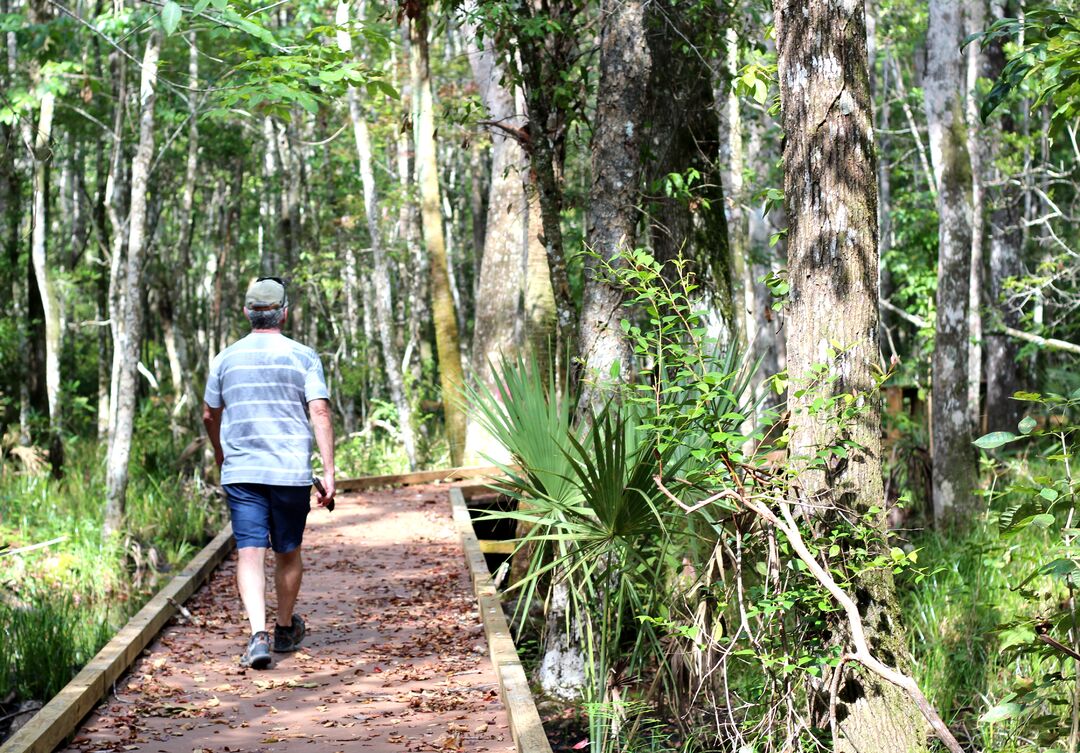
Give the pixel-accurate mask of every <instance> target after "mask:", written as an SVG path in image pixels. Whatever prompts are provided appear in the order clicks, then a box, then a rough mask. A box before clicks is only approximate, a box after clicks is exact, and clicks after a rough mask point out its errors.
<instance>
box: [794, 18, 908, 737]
mask: <svg viewBox="0 0 1080 753" xmlns="http://www.w3.org/2000/svg"><path fill="white" fill-rule="evenodd" d="M774 8H775V12H776V17H777V35H776V36H777V47H778V53H779V54H778V75H777V78H778V79H779V81H780V95H781V104H782V109H783V114H782V119H783V126H784V135H785V138H786V141H785V147H784V200H785V206H786V208H787V215H788V223H789V230H788V270H789V280H790V283H791V304H790V312H789V317H790V320H789V322H788V326H787V346H788V347H787V358H788V373H789V374H790V378H791V380H792V385H793V387H796V388H797V389H792V390H789V398H788V410H789V413H790V429H791V441H790V445H789V463H790V464H791V465H792V469H793V470H794V471H795V473H796V476H795V478H796V479H797V481H796V483H797V488H796V490H795V492H796V493H795V501H796V503H798V504H807V503H811V504H813V505H814V506H815V509H816V510H818V511H820V510H822V508H826V509H829V510H835V513H827V512H813V511H810V512H809V514H811V515H829V514H837V515H840V516H843V517H845V518H848V519H861V520H863V521H866V522H868V523H869V524H870V525H872V526H873V528H874V529H875V534H876V538H877V542H876V545H875V546H876V547H877V548H878V549H883V548H884V543H885V536H886V520H885V516H884V513H883V512H882V511H880V505H881V499H882V496H883V489H882V478H881V456H880V453H881V417H880V412H879V409H878V400H877V392H876V385H875V379H874V375H875V373H877V370H878V357H879V356H878V347H877V309H878V304H877V291H878V280H877V267H878V260H877V187H876V174H875V160H874V140H873V129H872V122H871V108H872V103H871V98H870V83H869V75H868V72H867V50H866V29H865V26H864V14H863V3H861V2H855V3H835V2H831V0H809V2H794V0H776V2H775V3H774ZM821 367H825V368H826V369H827V372H826V377H825V378H822V377H821V376H819V375H817V374H818V372H817V371H816V369H818V368H821ZM845 394H846V395H855V396H856V400H859V401H861V402H862V403H863V410H862V411H861V412H858V413H857V414H855V415H853V416H851V417H849V418H848V419H847V420H845V421H844V423H843V426H842V427H837V425H836V421H835V420H834V419H835V416H836V410H828V409H826V410H814V409H812V404H813V402H814V400H820V399H826V400H828V399H830V398H839V397H840V396H841V395H845ZM841 404H842V403H841ZM837 410H838V409H837ZM840 444H844V445H845V446H846V447H848V448H852V447H857V448H859V449H858V450H857V451H855V452H852V453H850V454H849V455H848V456H847V457H846V459H844V460H843V461H840V462H835V463H834V462H830V464H829V471H828V472H826V471H824V470H822V469H821V468H820V466H819V465H818V464H816V463H815V462H814V460H815V458H816V457H817V456H818V454H819V453H821V452H824V451H827V449H828V448H832V447H837V446H838V445H840ZM835 460H839V458H835ZM874 506H878V507H879V511H878V512H876V513H873V512H871V508H872V507H874ZM803 509H804V511H806V510H807V508H803ZM854 580H855V583H856V587H857V588H858V589H859V591H860V598H859V602H860V607H861V608H862V609H864V610H865V613H864V617H865V624H866V626H867V633H868V634H867V639H868V642H869V643H870V645H871V647H872V650H873V653H874V654H875V655H882V654H883V653H887V654H888V655H889V656H891V657H894V659H893V661H894V662H895V663H897V664H900V665H901V666H902V665H904V664H906V661H905V659H904V657H905V656H906V653H907V648H906V641H905V637H904V630H903V626H902V624H901V622H900V613H899V608H898V605H897V601H896V589H895V585H894V583H893V579H892V573H891V571H889V570H887V569H886V570H881V569H877V570H870V571H867V572H864V573H862V574H858V575H855V576H854ZM832 632H833V635H834V636H835V639H837V640H840V641H847V640H849V639H850V636H848V635H846V634H845V628H844V626H843V625H842V624H836V625H834V626H832ZM844 650H846V649H844ZM845 688H846V689H845V692H844V693H843V694H842V696H841V698H840V699H839V708H838V710H837V717H838V718H839V719H841V722H840V725H839V739H836V740H834V741H833V745H834V746H835V749H836V750H837V751H843V752H844V753H854V752H855V751H875V753H910V752H911V751H914V750H920V749H922V747H923V745H924V742H925V739H926V733H927V726H926V724H925V722H924V721H923V720H922V717H921V715H920V712H919V710H918V709H917V708H916V707H915V705H914V704H913V703H912V701H911V700H910V698H908V696H907V695H906V694H905V693H904V692H903V691H901V690H900V689H899V688H897V687H895V686H893V685H890V684H888V683H884V682H883V681H881V680H880V679H879V678H876V677H874V676H872V675H869V674H866V673H861V672H860V673H853V674H851V675H849V676H848V678H847V680H846V683H845ZM849 691H850V692H849ZM817 700H818V703H817V704H815V705H818V706H819V707H820V705H821V700H822V699H817ZM824 705H825V706H826V707H827V706H828V703H827V702H826V703H825V704H824ZM826 718H827V717H826Z"/></svg>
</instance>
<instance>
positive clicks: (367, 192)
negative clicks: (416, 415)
mask: <svg viewBox="0 0 1080 753" xmlns="http://www.w3.org/2000/svg"><path fill="white" fill-rule="evenodd" d="M348 21H349V6H348V3H345V2H341V3H338V8H337V24H338V27H339V28H340V27H343V26H345V25H347V24H348ZM337 41H338V46H339V47H340V48H341V49H342V51H343V52H345V53H346V54H349V53H350V52H351V51H352V39H351V38H350V36H349V33H348V32H347V31H344V30H341V31H339V32H338V35H337ZM346 99H347V102H348V105H349V117H350V118H351V119H352V126H353V138H354V139H355V141H356V154H357V159H358V160H359V163H360V180H361V182H362V183H363V186H364V216H365V217H366V219H367V228H368V235H369V236H370V238H369V243H370V244H371V257H372V265H371V277H372V280H371V282H372V285H373V288H374V289H373V291H372V293H373V296H372V297H373V298H374V301H373V304H374V309H375V317H374V318H375V325H376V328H377V330H378V337H379V345H380V347H381V348H382V354H383V366H384V368H385V370H386V382H387V386H388V387H389V389H390V400H391V401H392V402H393V403H394V406H395V407H396V408H397V412H398V422H399V424H400V427H399V428H400V431H401V441H402V444H403V445H404V446H405V455H406V457H408V459H409V468H410V469H415V468H416V437H415V434H414V432H413V418H412V405H411V404H410V403H409V400H408V396H407V395H406V394H405V381H404V377H403V375H402V364H401V354H400V352H399V351H398V347H397V343H396V342H395V340H394V330H395V326H394V301H393V295H392V290H393V280H392V279H391V276H390V264H389V260H388V258H387V257H388V251H387V249H385V248H384V247H383V237H382V231H381V229H380V227H379V215H378V196H377V195H376V188H375V172H374V170H373V168H372V163H371V135H370V134H369V132H368V127H367V119H366V116H365V113H364V112H363V111H362V110H361V108H360V95H359V92H357V91H356V89H355V88H353V87H352V86H350V87H349V88H348V91H347V92H346ZM350 245H352V244H350Z"/></svg>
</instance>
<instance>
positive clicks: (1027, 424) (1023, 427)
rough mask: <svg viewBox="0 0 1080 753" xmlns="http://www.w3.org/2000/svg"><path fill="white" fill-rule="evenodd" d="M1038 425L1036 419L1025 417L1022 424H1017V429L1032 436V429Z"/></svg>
mask: <svg viewBox="0 0 1080 753" xmlns="http://www.w3.org/2000/svg"><path fill="white" fill-rule="evenodd" d="M1037 425H1038V424H1037V422H1036V421H1035V419H1034V418H1032V417H1031V416H1024V418H1023V419H1021V421H1020V423H1019V424H1017V426H1016V428H1018V429H1019V430H1020V433H1021V434H1030V433H1031V431H1032V429H1034V428H1035V427H1036V426H1037Z"/></svg>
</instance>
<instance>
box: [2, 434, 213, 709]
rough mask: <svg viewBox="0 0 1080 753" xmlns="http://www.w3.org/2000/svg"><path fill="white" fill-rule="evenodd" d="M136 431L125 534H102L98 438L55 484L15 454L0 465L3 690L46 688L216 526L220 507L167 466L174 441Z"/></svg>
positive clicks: (71, 450) (74, 444)
mask: <svg viewBox="0 0 1080 753" xmlns="http://www.w3.org/2000/svg"><path fill="white" fill-rule="evenodd" d="M140 436H141V437H142V438H143V441H142V442H141V444H140V445H139V446H137V447H136V451H135V456H134V458H133V461H132V466H131V472H130V475H131V481H130V485H129V488H128V497H127V499H128V504H127V515H126V523H125V536H124V537H123V538H122V539H120V540H114V541H106V540H104V539H103V537H102V533H101V527H102V521H103V516H104V499H105V483H104V463H103V454H104V452H103V448H99V447H98V446H97V444H96V443H95V442H90V441H83V440H71V441H70V443H69V446H68V448H67V458H66V461H67V462H66V465H65V476H64V478H63V479H61V480H54V479H51V478H49V477H48V475H47V471H45V470H41V471H40V472H30V471H29V470H27V469H26V468H24V467H22V466H21V465H20V464H19V463H18V462H17V461H15V460H13V459H9V460H7V461H6V462H4V463H3V464H0V647H2V648H0V697H4V696H7V695H8V694H9V693H10V692H14V693H15V694H16V695H17V696H18V697H20V698H24V699H30V698H34V699H39V700H45V699H47V698H48V697H50V696H51V695H53V694H54V693H55V692H56V691H57V690H59V689H60V688H61V687H62V686H63V685H64V684H65V683H66V682H67V681H68V680H69V679H70V678H71V677H72V676H73V675H74V674H75V673H76V672H77V671H78V670H79V669H80V668H81V667H82V665H83V664H85V663H86V662H87V661H88V660H89V659H90V658H91V657H92V656H93V655H94V654H95V653H96V652H97V651H98V650H99V649H100V648H101V646H103V645H104V644H105V643H106V642H107V641H108V639H109V638H110V637H111V635H112V634H113V632H115V630H116V629H117V628H118V627H119V626H121V625H122V624H123V623H124V622H125V621H126V620H127V618H128V617H129V616H130V615H131V614H133V613H134V612H135V611H137V610H138V609H139V608H140V607H141V606H142V605H143V604H144V603H145V602H146V600H147V599H148V598H149V597H150V595H151V594H152V593H153V592H154V590H155V589H156V587H157V586H158V585H159V582H160V579H161V578H160V576H162V575H164V574H167V573H168V572H170V571H172V570H175V569H177V568H179V567H180V566H182V565H183V564H184V562H186V560H187V559H188V558H189V557H190V556H191V555H192V554H194V553H195V552H196V551H198V549H199V548H200V547H201V546H202V545H203V544H204V543H205V542H206V541H207V540H208V539H209V538H210V537H211V536H212V535H213V534H215V533H216V532H217V531H218V530H220V527H221V525H222V523H223V521H224V510H223V505H222V504H221V503H219V502H218V501H217V500H216V499H214V498H213V497H212V496H211V495H210V494H209V492H208V490H207V489H205V487H204V486H203V485H202V484H201V482H199V481H198V480H197V479H196V478H195V477H194V476H190V477H185V476H184V475H182V474H180V473H179V472H178V471H176V470H174V468H173V467H172V466H171V463H172V462H174V461H173V460H172V458H175V457H177V456H178V454H179V452H178V451H174V448H172V447H171V438H168V437H167V435H166V437H165V438H162V433H161V432H158V433H157V434H155V435H151V434H147V433H143V434H141V435H140ZM52 540H57V541H55V542H54V543H51V544H50V545H49V546H46V547H43V548H40V549H35V550H32V551H26V552H15V553H10V552H11V551H12V550H16V549H19V548H21V547H27V546H31V545H34V544H39V543H43V542H48V541H52ZM5 549H6V550H8V551H9V553H8V554H7V555H5V554H4V550H5Z"/></svg>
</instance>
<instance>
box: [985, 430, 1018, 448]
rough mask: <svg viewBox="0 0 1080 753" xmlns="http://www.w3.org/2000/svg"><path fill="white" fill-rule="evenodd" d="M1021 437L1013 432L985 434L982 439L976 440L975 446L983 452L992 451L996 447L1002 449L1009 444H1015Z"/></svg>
mask: <svg viewBox="0 0 1080 753" xmlns="http://www.w3.org/2000/svg"><path fill="white" fill-rule="evenodd" d="M1019 438H1020V437H1018V436H1016V435H1015V434H1013V433H1012V432H1011V431H992V432H990V433H989V434H983V435H982V436H981V437H979V438H978V439H976V440H975V442H974V444H975V446H976V447H979V448H981V449H983V450H992V449H994V448H995V447H1001V446H1002V445H1005V444H1008V443H1009V442H1015V441H1016V440H1017V439H1019Z"/></svg>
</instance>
